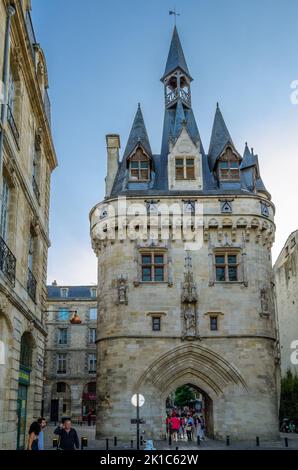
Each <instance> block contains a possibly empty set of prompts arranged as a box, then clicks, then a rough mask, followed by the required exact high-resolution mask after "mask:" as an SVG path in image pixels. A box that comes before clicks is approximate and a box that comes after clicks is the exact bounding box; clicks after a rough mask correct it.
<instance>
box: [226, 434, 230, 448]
mask: <svg viewBox="0 0 298 470" xmlns="http://www.w3.org/2000/svg"><path fill="white" fill-rule="evenodd" d="M226 444H227V446H229V445H230V436H227V440H226Z"/></svg>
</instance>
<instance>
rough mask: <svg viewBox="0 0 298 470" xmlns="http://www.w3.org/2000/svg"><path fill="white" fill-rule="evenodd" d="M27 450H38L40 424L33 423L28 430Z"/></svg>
mask: <svg viewBox="0 0 298 470" xmlns="http://www.w3.org/2000/svg"><path fill="white" fill-rule="evenodd" d="M28 434H29V438H28V450H39V447H38V438H39V434H40V424H39V423H38V422H37V421H34V422H33V423H32V424H31V426H30V428H29V432H28Z"/></svg>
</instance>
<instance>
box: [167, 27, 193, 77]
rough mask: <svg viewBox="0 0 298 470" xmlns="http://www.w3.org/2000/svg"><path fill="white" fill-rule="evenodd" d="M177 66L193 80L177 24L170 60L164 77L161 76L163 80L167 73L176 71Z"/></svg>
mask: <svg viewBox="0 0 298 470" xmlns="http://www.w3.org/2000/svg"><path fill="white" fill-rule="evenodd" d="M177 68H180V69H181V70H182V71H183V72H184V73H186V75H188V77H189V78H190V79H191V80H192V78H191V76H190V73H189V70H188V67H187V64H186V60H185V57H184V53H183V49H182V46H181V42H180V38H179V35H178V31H177V28H176V26H175V27H174V31H173V36H172V41H171V46H170V51H169V55H168V60H167V63H166V68H165V73H164V74H163V77H162V78H161V80H162V81H163V80H164V78H165V77H166V76H167V75H169V74H170V73H172V72H174V70H176V69H177Z"/></svg>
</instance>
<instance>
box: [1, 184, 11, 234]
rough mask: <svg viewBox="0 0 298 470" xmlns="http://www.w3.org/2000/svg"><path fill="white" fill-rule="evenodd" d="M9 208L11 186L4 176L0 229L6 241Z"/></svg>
mask: <svg viewBox="0 0 298 470" xmlns="http://www.w3.org/2000/svg"><path fill="white" fill-rule="evenodd" d="M8 210H9V186H8V182H7V179H6V178H5V177H3V180H2V208H1V221H0V224H1V226H0V230H1V237H2V238H3V240H4V241H7V225H8Z"/></svg>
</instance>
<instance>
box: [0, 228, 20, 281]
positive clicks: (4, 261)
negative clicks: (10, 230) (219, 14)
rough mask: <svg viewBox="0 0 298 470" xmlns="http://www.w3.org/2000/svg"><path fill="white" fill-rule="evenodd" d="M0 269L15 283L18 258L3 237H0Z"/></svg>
mask: <svg viewBox="0 0 298 470" xmlns="http://www.w3.org/2000/svg"><path fill="white" fill-rule="evenodd" d="M0 270H1V271H2V272H3V274H4V275H5V276H6V277H7V279H8V280H9V281H10V282H11V283H12V284H13V285H15V278H16V258H15V256H14V255H13V254H12V252H11V251H10V249H9V248H8V246H7V245H6V243H5V241H4V240H3V238H2V237H0Z"/></svg>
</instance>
